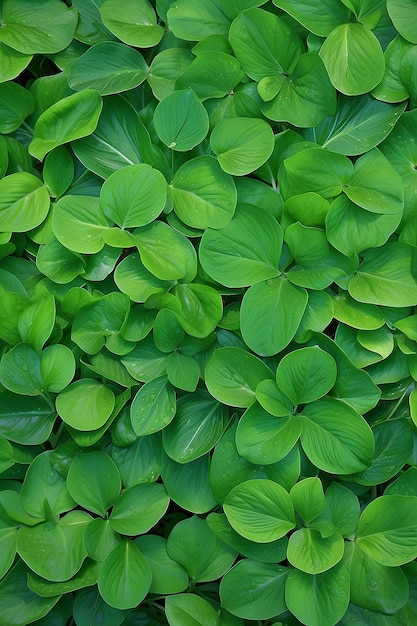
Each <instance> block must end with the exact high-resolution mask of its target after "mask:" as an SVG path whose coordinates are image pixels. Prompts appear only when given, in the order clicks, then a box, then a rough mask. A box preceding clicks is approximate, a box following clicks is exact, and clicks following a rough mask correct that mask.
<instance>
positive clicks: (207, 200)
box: [171, 156, 237, 228]
mask: <svg viewBox="0 0 417 626" xmlns="http://www.w3.org/2000/svg"><path fill="white" fill-rule="evenodd" d="M171 189H172V200H173V203H174V211H175V213H176V214H177V215H178V217H179V218H180V220H182V221H183V222H184V223H185V224H187V225H188V226H191V227H193V228H224V227H225V226H227V225H228V224H229V222H230V220H231V219H232V217H233V215H234V212H235V208H236V200H237V193H236V186H235V183H234V181H233V179H232V177H231V176H230V175H229V174H227V173H226V172H224V171H223V170H222V169H221V167H220V166H219V164H218V162H217V161H216V159H215V158H213V157H210V156H202V157H197V158H195V159H191V160H189V161H187V162H186V163H184V164H183V165H182V166H181V167H180V168H179V169H178V170H177V171H176V172H175V174H174V178H173V181H172V186H171Z"/></svg>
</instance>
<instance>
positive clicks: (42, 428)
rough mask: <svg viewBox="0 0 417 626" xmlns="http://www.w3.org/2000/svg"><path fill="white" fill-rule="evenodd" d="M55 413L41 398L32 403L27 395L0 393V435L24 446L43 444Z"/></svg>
mask: <svg viewBox="0 0 417 626" xmlns="http://www.w3.org/2000/svg"><path fill="white" fill-rule="evenodd" d="M55 419H56V411H55V408H54V406H53V405H51V403H50V402H49V401H48V399H45V398H42V397H41V396H39V397H37V398H36V402H35V403H34V402H33V397H32V396H29V395H23V396H22V395H15V394H14V393H12V392H10V391H6V390H3V391H2V392H1V393H0V435H1V436H3V437H5V438H7V439H9V440H10V441H15V442H17V443H21V444H24V445H35V444H38V443H44V442H45V441H46V440H47V439H48V437H49V435H50V434H51V431H52V427H53V425H54V422H55Z"/></svg>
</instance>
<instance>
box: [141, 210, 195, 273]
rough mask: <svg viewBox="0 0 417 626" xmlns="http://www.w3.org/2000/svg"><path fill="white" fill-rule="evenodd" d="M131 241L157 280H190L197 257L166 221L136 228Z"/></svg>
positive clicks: (187, 242) (188, 242) (185, 239)
mask: <svg viewBox="0 0 417 626" xmlns="http://www.w3.org/2000/svg"><path fill="white" fill-rule="evenodd" d="M133 235H134V239H135V242H136V246H137V248H138V250H139V254H140V258H141V261H142V263H143V265H144V266H145V267H146V269H147V270H148V271H149V272H151V273H152V274H153V275H154V276H155V277H156V278H158V279H159V280H179V279H184V280H193V279H194V278H195V275H196V272H197V255H196V252H195V249H194V247H193V245H192V243H191V242H190V241H189V240H188V239H187V238H186V237H185V236H184V235H182V234H181V233H179V232H177V231H175V230H174V229H173V228H171V227H170V226H168V224H166V223H165V222H161V221H159V220H155V221H154V222H152V223H151V224H148V225H147V226H142V227H141V228H137V229H135V231H134V233H133Z"/></svg>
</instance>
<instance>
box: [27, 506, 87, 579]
mask: <svg viewBox="0 0 417 626" xmlns="http://www.w3.org/2000/svg"><path fill="white" fill-rule="evenodd" d="M90 521H91V517H90V516H89V515H88V514H87V513H85V512H84V511H70V512H69V513H67V514H66V515H64V516H63V517H61V519H60V520H59V522H52V521H48V522H44V523H42V524H37V525H36V526H32V527H29V526H22V527H21V528H20V529H19V532H18V534H17V551H18V553H19V555H20V556H21V558H22V559H23V560H24V561H25V562H26V563H27V565H28V566H29V567H30V568H31V569H32V570H33V571H34V572H35V573H36V574H38V575H39V576H41V577H42V578H45V579H46V580H51V581H54V582H60V581H64V580H68V579H70V578H72V577H73V576H74V574H76V573H77V572H78V570H79V569H80V567H81V565H82V563H83V561H84V559H85V557H86V556H87V553H86V550H85V548H84V544H83V542H82V537H83V535H84V530H85V528H86V526H87V524H88V523H89V522H90Z"/></svg>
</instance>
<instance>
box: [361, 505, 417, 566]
mask: <svg viewBox="0 0 417 626" xmlns="http://www.w3.org/2000/svg"><path fill="white" fill-rule="evenodd" d="M416 511H417V498H416V497H414V496H400V495H388V496H380V497H379V498H376V499H375V500H373V501H372V502H371V503H370V504H368V506H367V507H366V508H365V509H364V511H363V513H362V515H361V517H360V519H359V525H358V538H357V545H358V546H359V547H360V548H361V549H362V550H363V552H364V553H365V554H366V555H367V556H369V557H371V558H372V559H373V560H374V561H376V562H377V563H379V564H381V565H386V566H388V567H395V566H398V565H403V564H404V563H408V562H409V561H412V560H413V559H415V558H416V539H415V536H416V533H417V526H416Z"/></svg>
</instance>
